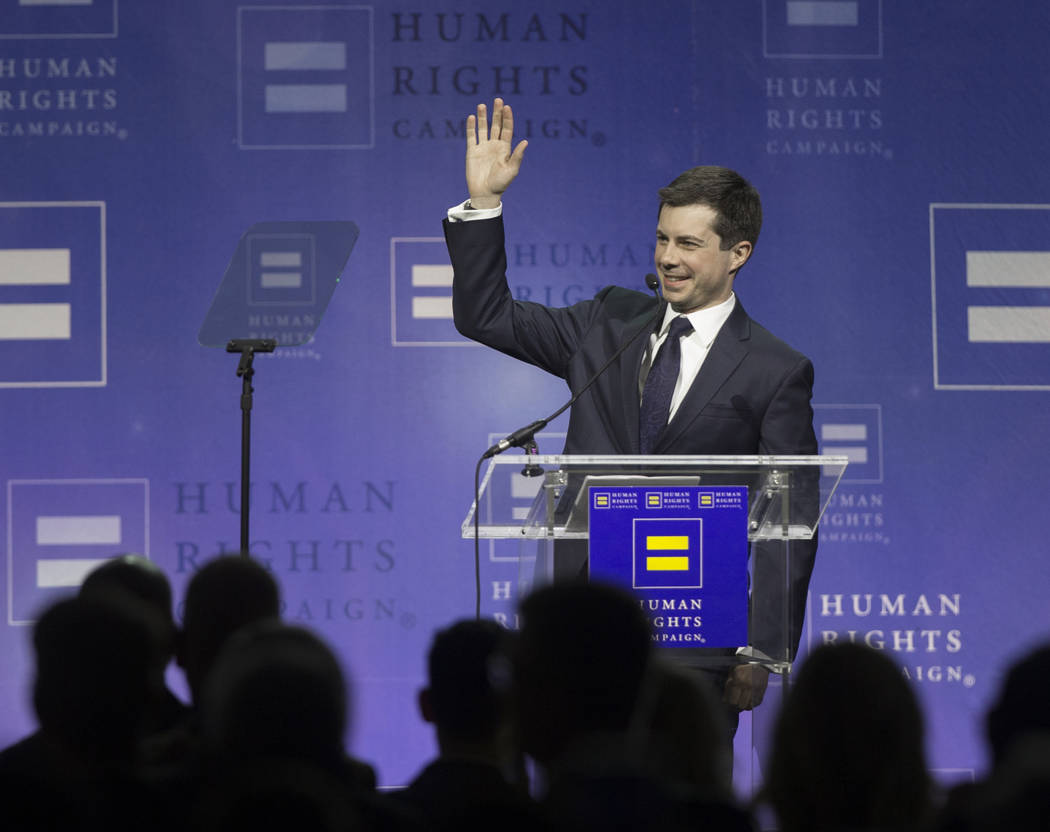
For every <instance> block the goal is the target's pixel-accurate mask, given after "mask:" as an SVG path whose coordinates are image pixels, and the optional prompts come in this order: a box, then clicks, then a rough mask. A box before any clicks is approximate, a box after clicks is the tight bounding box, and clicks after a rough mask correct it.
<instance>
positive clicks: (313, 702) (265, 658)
mask: <svg viewBox="0 0 1050 832" xmlns="http://www.w3.org/2000/svg"><path fill="white" fill-rule="evenodd" d="M202 714H203V717H204V730H205V735H206V737H207V739H208V740H209V742H210V743H211V744H212V746H213V748H215V749H216V750H217V751H219V752H220V753H221V754H224V755H226V756H228V757H232V758H235V759H260V758H264V757H268V758H278V759H287V760H301V761H305V762H309V763H313V764H315V765H317V766H319V767H323V768H328V769H333V770H334V769H336V768H337V767H338V766H339V765H341V763H342V762H343V760H344V756H345V755H344V746H343V738H344V733H345V731H346V727H347V686H346V682H345V679H344V677H343V672H342V669H341V668H340V666H339V662H338V660H337V659H336V657H335V655H334V654H333V653H332V651H331V650H330V649H329V648H328V647H327V646H326V645H325V644H324V642H322V641H321V640H320V639H319V638H318V637H317V636H316V635H314V634H312V633H310V632H309V631H307V630H304V629H302V628H300V627H291V626H288V625H285V624H282V623H280V622H278V621H261V622H258V623H256V624H253V625H250V626H248V627H246V628H244V629H242V630H241V631H240V632H238V633H237V634H236V635H234V636H233V637H232V638H230V639H229V640H228V642H227V643H226V645H225V647H223V649H222V651H221V653H220V654H219V656H218V659H217V661H216V662H215V666H214V668H213V670H212V673H211V675H210V676H209V678H208V680H207V683H206V685H205V688H204V699H203V706H202Z"/></svg>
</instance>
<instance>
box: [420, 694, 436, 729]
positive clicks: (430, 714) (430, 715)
mask: <svg viewBox="0 0 1050 832" xmlns="http://www.w3.org/2000/svg"><path fill="white" fill-rule="evenodd" d="M416 704H417V705H419V715H420V716H421V717H423V721H424V722H430V723H433V722H434V706H433V705H432V704H431V702H430V688H420V690H419V693H418V694H416Z"/></svg>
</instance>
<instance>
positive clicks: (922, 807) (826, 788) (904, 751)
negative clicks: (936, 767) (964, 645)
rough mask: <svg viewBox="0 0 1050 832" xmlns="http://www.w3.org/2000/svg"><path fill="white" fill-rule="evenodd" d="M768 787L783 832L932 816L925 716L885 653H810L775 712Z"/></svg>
mask: <svg viewBox="0 0 1050 832" xmlns="http://www.w3.org/2000/svg"><path fill="white" fill-rule="evenodd" d="M764 793H765V797H766V799H768V801H769V803H770V804H771V805H772V807H773V810H774V812H775V814H776V816H777V819H778V821H779V827H778V828H779V829H780V830H781V832H803V831H804V832H832V830H834V831H835V832H838V831H839V830H854V831H855V832H860V830H897V831H898V832H901V831H902V830H914V829H917V828H919V827H920V825H921V824H923V823H925V822H927V821H928V820H929V813H930V809H931V783H930V780H929V776H928V774H927V770H926V760H925V754H924V751H923V720H922V715H921V713H920V710H919V705H918V702H917V701H916V698H915V695H914V693H913V692H912V690H911V688H910V687H909V685H908V683H907V681H906V680H905V679H904V677H903V675H902V674H901V671H900V669H899V668H898V667H897V665H896V664H895V663H894V662H893V661H892V660H891V659H890V658H888V657H887V656H886V655H885V654H883V653H880V652H878V651H876V650H873V649H870V648H868V647H864V646H862V645H859V644H851V643H846V644H835V645H825V646H822V647H818V648H817V649H816V650H815V651H813V653H812V654H811V655H810V656H809V658H808V659H807V660H806V661H804V662H803V663H802V666H801V669H800V670H799V672H798V678H797V680H796V681H795V682H794V684H793V686H792V688H791V690H790V692H789V693H788V695H787V697H786V699H785V701H784V704H783V706H782V708H781V711H780V714H779V715H778V718H777V723H776V726H775V729H774V735H773V747H772V753H771V756H770V762H769V766H768V772H767V778H766V783H765V786H764Z"/></svg>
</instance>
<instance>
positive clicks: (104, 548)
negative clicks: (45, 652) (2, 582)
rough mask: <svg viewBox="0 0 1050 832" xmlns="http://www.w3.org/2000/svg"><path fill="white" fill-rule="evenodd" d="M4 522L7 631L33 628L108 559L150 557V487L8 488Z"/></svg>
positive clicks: (48, 483)
mask: <svg viewBox="0 0 1050 832" xmlns="http://www.w3.org/2000/svg"><path fill="white" fill-rule="evenodd" d="M7 520H8V529H7V575H8V590H7V591H8V605H7V609H8V614H7V619H8V624H12V625H20V624H30V623H32V621H33V619H34V617H35V616H36V615H37V614H38V613H39V612H40V610H41V608H42V607H44V606H46V605H47V604H50V603H53V602H54V601H56V600H58V599H59V598H60V597H62V596H64V595H68V594H69V592H70V591H71V590H74V589H76V587H78V586H80V584H81V582H82V581H83V580H84V577H85V576H86V575H87V574H88V573H89V572H90V571H91V570H92V569H94V568H95V567H96V566H98V565H99V564H100V563H102V562H103V561H105V560H106V559H108V558H111V557H113V556H115V555H118V554H122V553H127V552H136V553H138V554H142V555H145V556H147V557H148V556H149V482H148V480H144V479H93V480H86V479H85V480H11V481H9V482H8V484H7Z"/></svg>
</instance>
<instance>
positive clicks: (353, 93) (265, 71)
mask: <svg viewBox="0 0 1050 832" xmlns="http://www.w3.org/2000/svg"><path fill="white" fill-rule="evenodd" d="M237 24H238V25H237V54H238V64H239V66H238V69H239V72H238V78H237V100H238V120H237V128H238V129H237V133H238V142H239V145H240V147H241V149H245V150H256V149H260V148H266V149H270V150H309V149H329V150H355V149H367V148H372V147H374V146H375V79H374V77H373V74H374V68H373V65H372V52H373V49H372V47H373V33H372V9H371V8H368V7H365V6H312V7H303V8H291V7H288V6H271V7H242V8H240V9H238V14H237ZM321 33H324V34H323V35H322V34H321Z"/></svg>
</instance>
